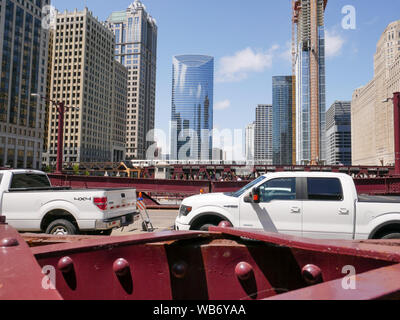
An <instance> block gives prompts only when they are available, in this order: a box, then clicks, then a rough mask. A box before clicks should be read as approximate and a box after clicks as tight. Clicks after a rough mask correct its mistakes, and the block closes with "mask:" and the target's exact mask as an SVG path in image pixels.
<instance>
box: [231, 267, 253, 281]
mask: <svg viewBox="0 0 400 320" xmlns="http://www.w3.org/2000/svg"><path fill="white" fill-rule="evenodd" d="M235 274H236V276H237V277H238V278H239V279H240V280H242V281H246V280H249V279H250V277H251V275H252V274H254V269H253V267H252V266H251V265H250V264H248V263H247V262H240V263H238V264H237V266H236V268H235Z"/></svg>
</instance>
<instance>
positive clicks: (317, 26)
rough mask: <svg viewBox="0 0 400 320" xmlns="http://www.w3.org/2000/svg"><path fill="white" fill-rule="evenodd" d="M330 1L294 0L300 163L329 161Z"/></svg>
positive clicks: (297, 141) (298, 151)
mask: <svg viewBox="0 0 400 320" xmlns="http://www.w3.org/2000/svg"><path fill="white" fill-rule="evenodd" d="M327 3H328V1H327V0H296V1H294V7H293V10H294V11H293V23H294V24H296V25H297V36H295V38H296V39H295V42H294V45H295V48H294V49H295V52H294V53H295V55H294V62H295V72H296V158H297V159H296V160H297V163H299V164H303V163H310V164H317V163H319V162H321V161H323V160H326V156H325V111H326V101H325V30H324V14H325V8H326V5H327Z"/></svg>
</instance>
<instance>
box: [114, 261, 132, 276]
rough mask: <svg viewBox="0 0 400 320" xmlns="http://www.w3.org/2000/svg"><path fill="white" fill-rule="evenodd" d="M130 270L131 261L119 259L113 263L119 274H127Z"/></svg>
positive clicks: (115, 270)
mask: <svg viewBox="0 0 400 320" xmlns="http://www.w3.org/2000/svg"><path fill="white" fill-rule="evenodd" d="M129 270H130V265H129V262H128V261H126V260H125V259H122V258H120V259H117V260H115V261H114V263H113V271H114V272H115V274H116V275H117V276H124V275H126V274H127V273H128V272H129Z"/></svg>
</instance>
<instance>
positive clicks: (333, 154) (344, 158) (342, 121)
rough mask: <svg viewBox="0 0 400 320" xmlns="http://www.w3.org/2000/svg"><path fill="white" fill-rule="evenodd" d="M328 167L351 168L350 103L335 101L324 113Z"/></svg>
mask: <svg viewBox="0 0 400 320" xmlns="http://www.w3.org/2000/svg"><path fill="white" fill-rule="evenodd" d="M326 151H327V152H326V153H327V164H328V165H344V166H351V164H352V162H351V102H350V101H335V102H334V103H333V105H332V106H331V107H330V108H329V110H328V111H327V112H326Z"/></svg>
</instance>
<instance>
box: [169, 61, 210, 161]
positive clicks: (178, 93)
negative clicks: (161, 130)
mask: <svg viewBox="0 0 400 320" xmlns="http://www.w3.org/2000/svg"><path fill="white" fill-rule="evenodd" d="M213 97H214V58H213V57H210V56H204V55H181V56H176V57H174V58H173V69H172V113H171V159H172V160H188V159H193V160H210V159H211V158H212V149H213V141H212V131H213Z"/></svg>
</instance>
